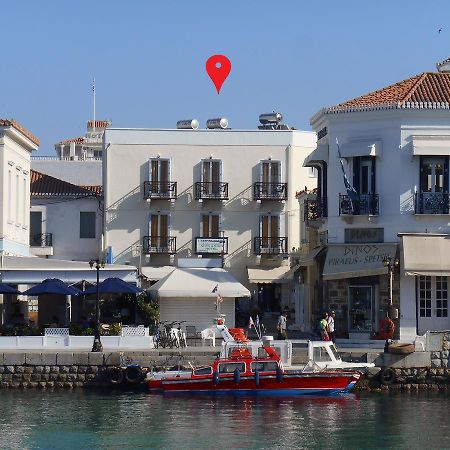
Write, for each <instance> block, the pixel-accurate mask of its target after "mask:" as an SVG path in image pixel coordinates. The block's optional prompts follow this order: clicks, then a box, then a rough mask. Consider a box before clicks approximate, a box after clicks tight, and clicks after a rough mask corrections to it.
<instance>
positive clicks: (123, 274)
mask: <svg viewBox="0 0 450 450" xmlns="http://www.w3.org/2000/svg"><path fill="white" fill-rule="evenodd" d="M99 276H100V281H103V280H105V279H106V278H110V277H117V278H121V279H122V280H124V281H127V282H130V283H136V281H137V278H136V267H134V266H126V265H116V264H106V265H105V267H104V268H101V269H100V271H99ZM47 278H59V279H60V280H62V281H64V282H65V283H76V282H78V281H81V280H85V281H88V282H90V283H95V282H96V281H97V274H96V270H95V269H91V267H90V266H89V263H88V262H84V261H65V260H61V259H47V258H38V257H28V256H1V257H0V279H1V281H2V282H3V283H9V284H36V283H40V282H41V281H43V280H45V279H47Z"/></svg>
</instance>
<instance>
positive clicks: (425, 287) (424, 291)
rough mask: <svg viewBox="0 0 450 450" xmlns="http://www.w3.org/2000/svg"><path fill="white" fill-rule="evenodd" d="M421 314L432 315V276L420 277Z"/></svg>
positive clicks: (422, 315)
mask: <svg viewBox="0 0 450 450" xmlns="http://www.w3.org/2000/svg"><path fill="white" fill-rule="evenodd" d="M419 316H420V317H431V277H426V276H420V277H419Z"/></svg>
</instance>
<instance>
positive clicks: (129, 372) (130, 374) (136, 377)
mask: <svg viewBox="0 0 450 450" xmlns="http://www.w3.org/2000/svg"><path fill="white" fill-rule="evenodd" d="M125 380H127V382H128V383H130V384H136V383H139V381H141V380H142V369H141V367H140V366H138V365H131V366H127V368H126V369H125Z"/></svg>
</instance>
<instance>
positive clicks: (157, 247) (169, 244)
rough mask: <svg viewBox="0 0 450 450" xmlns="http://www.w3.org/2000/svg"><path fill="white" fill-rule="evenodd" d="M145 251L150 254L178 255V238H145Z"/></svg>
mask: <svg viewBox="0 0 450 450" xmlns="http://www.w3.org/2000/svg"><path fill="white" fill-rule="evenodd" d="M143 251H144V254H145V255H149V254H150V253H176V252H177V238H176V237H172V236H144V241H143Z"/></svg>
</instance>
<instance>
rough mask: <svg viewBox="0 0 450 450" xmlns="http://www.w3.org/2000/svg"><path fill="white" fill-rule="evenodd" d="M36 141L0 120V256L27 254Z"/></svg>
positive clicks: (15, 125) (5, 120)
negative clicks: (32, 154)
mask: <svg viewBox="0 0 450 450" xmlns="http://www.w3.org/2000/svg"><path fill="white" fill-rule="evenodd" d="M38 146H39V140H38V139H37V138H36V137H35V136H33V135H32V134H31V133H30V132H29V131H28V130H26V129H25V128H23V127H22V126H21V125H20V124H18V123H17V122H15V121H14V120H7V119H0V197H1V208H0V253H1V254H2V255H18V256H27V255H28V252H29V211H30V155H31V153H32V152H33V151H34V150H37V148H38Z"/></svg>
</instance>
